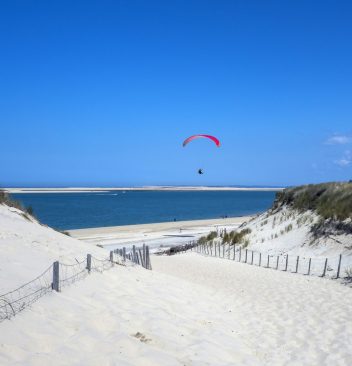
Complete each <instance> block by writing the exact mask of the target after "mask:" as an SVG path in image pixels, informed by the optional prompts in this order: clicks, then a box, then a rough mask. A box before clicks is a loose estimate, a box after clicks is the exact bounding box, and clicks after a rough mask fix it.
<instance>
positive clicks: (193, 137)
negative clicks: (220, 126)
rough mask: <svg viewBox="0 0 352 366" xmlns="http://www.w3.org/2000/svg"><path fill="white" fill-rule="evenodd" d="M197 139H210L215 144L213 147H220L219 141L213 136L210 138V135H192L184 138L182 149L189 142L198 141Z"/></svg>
mask: <svg viewBox="0 0 352 366" xmlns="http://www.w3.org/2000/svg"><path fill="white" fill-rule="evenodd" d="M199 138H207V139H210V140H212V141H213V142H214V143H215V145H216V146H217V147H220V141H219V140H218V139H217V138H216V137H215V136H211V135H193V136H190V137H188V138H186V140H185V141H183V147H185V146H186V145H187V144H188V143H189V142H191V141H193V140H195V139H199Z"/></svg>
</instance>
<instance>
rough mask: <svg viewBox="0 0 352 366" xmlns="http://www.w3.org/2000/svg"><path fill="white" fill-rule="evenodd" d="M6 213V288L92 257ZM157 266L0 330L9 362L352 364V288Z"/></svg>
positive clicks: (107, 276) (241, 270) (39, 306)
mask: <svg viewBox="0 0 352 366" xmlns="http://www.w3.org/2000/svg"><path fill="white" fill-rule="evenodd" d="M0 209H1V210H0V223H1V225H2V226H1V227H0V233H1V240H0V247H1V250H2V252H1V256H0V258H2V257H3V256H6V259H5V260H2V262H1V266H0V268H1V272H0V273H1V277H0V284H1V287H5V288H6V287H8V283H10V284H16V283H18V282H20V281H22V280H23V276H24V274H23V273H22V272H21V270H20V268H21V266H22V265H23V266H26V267H25V268H27V270H26V271H25V272H24V273H25V274H26V275H28V276H30V275H31V274H32V273H33V274H34V273H36V274H37V272H36V269H37V268H36V267H37V264H38V263H40V265H41V264H44V261H45V257H46V258H47V260H48V261H50V262H51V259H52V258H54V257H58V256H60V255H63V253H65V255H67V256H69V254H70V255H71V256H77V255H80V254H82V255H85V253H86V252H87V251H86V249H87V246H88V247H89V244H84V243H81V242H79V241H77V240H75V239H72V238H68V237H66V236H63V235H61V234H59V233H56V232H54V231H52V230H51V229H48V228H46V227H43V226H40V225H38V224H36V223H31V222H29V221H27V220H25V219H24V218H23V217H21V216H19V214H18V213H17V212H10V211H12V209H8V208H6V207H5V206H1V205H0ZM22 247H24V248H26V247H27V249H26V252H25V255H22ZM90 249H92V250H97V251H98V254H100V253H102V252H104V250H103V249H99V248H90ZM104 253H105V252H104ZM65 259H66V260H69V258H68V257H65ZM6 262H8V263H6ZM31 264H32V266H31ZM49 264H50V263H49ZM152 265H153V271H147V270H144V269H142V268H140V267H122V266H115V267H114V268H112V269H110V270H109V271H106V272H104V273H103V274H100V273H93V274H91V275H90V276H88V278H86V279H84V280H82V281H80V282H76V283H75V284H74V285H72V286H71V287H67V288H64V290H63V291H62V292H61V293H55V292H52V293H50V294H48V295H46V296H44V297H42V298H41V299H40V300H39V301H37V302H36V303H34V304H33V305H32V306H31V308H29V309H26V310H24V311H23V312H21V313H20V314H18V315H17V316H16V317H14V318H12V319H11V320H5V321H4V322H2V323H0V365H2V366H7V365H26V366H27V365H29V366H30V365H35V366H38V365H45V366H47V365H52V366H56V365H97V366H100V365H141V366H148V365H153V366H157V365H160V366H161V365H162V366H164V365H171V366H172V365H180V366H181V365H182V366H183V365H187V366H191V365H192V366H195V365H199V366H203V365H216V366H222V365H228V366H230V365H258V366H262V365H270V366H271V365H282V366H283V365H285V366H286V365H292V366H293V365H297V366H298V365H299V366H301V365H307V366H312V365H329V366H330V365H334V366H336V365H337V366H340V365H341V366H344V365H346V366H347V365H349V364H350V361H351V359H352V343H351V339H352V322H351V319H352V306H351V304H352V290H351V288H349V287H347V286H344V285H342V284H341V283H339V282H337V281H332V280H327V279H321V278H318V277H307V276H302V275H295V274H290V273H285V272H280V271H274V270H269V269H264V268H259V267H255V266H250V265H246V264H241V263H237V262H233V261H229V260H225V259H219V258H211V257H203V256H202V255H200V254H196V253H188V254H182V255H176V256H172V257H164V256H163V257H155V256H153V257H152ZM3 266H5V269H6V270H3V268H4V267H3ZM12 266H15V267H16V268H17V271H15V270H11V267H12ZM31 278H32V277H31ZM31 278H28V280H29V279H31Z"/></svg>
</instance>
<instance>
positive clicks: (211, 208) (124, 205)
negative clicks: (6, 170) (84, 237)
mask: <svg viewBox="0 0 352 366" xmlns="http://www.w3.org/2000/svg"><path fill="white" fill-rule="evenodd" d="M12 197H13V198H14V199H16V200H18V201H20V202H22V204H23V205H24V206H25V207H28V206H31V207H32V208H33V210H34V214H35V216H36V217H37V218H38V219H39V220H40V221H41V222H42V223H43V224H46V225H48V226H51V227H54V228H56V229H59V230H69V229H83V228H93V227H102V226H117V225H133V224H147V223H154V222H167V221H174V220H176V221H182V220H200V219H212V218H220V217H224V216H227V217H233V216H246V215H250V214H255V213H259V212H263V211H265V210H266V209H268V208H269V207H270V206H271V205H272V203H273V201H274V199H275V192H268V191H123V192H122V191H107V192H94V193H19V194H12Z"/></svg>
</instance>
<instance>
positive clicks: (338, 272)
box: [336, 254, 342, 278]
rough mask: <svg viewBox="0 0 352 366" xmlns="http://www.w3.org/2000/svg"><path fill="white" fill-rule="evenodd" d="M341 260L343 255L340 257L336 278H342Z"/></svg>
mask: <svg viewBox="0 0 352 366" xmlns="http://www.w3.org/2000/svg"><path fill="white" fill-rule="evenodd" d="M341 259H342V255H341V254H340V256H339V265H338V266H337V273H336V278H339V277H340V269H341Z"/></svg>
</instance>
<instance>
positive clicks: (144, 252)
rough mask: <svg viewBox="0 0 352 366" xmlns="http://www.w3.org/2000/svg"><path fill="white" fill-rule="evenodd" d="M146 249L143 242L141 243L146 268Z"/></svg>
mask: <svg viewBox="0 0 352 366" xmlns="http://www.w3.org/2000/svg"><path fill="white" fill-rule="evenodd" d="M146 256H147V254H146V249H145V244H144V243H143V264H144V268H147V267H146Z"/></svg>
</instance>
